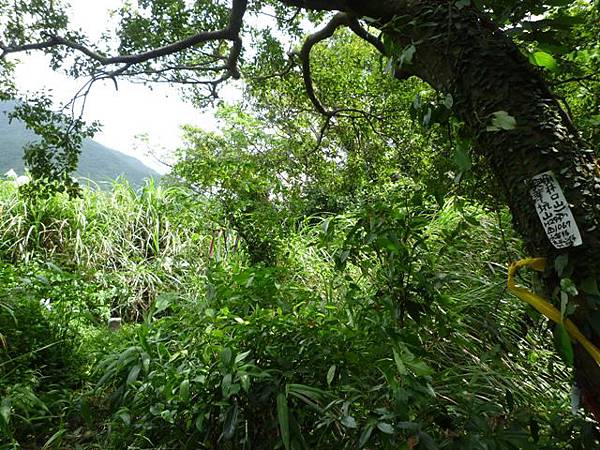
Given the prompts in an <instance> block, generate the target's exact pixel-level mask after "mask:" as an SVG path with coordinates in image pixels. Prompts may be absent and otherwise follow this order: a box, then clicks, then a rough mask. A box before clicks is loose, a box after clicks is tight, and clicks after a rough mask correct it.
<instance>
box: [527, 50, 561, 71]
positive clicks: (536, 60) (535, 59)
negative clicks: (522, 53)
mask: <svg viewBox="0 0 600 450" xmlns="http://www.w3.org/2000/svg"><path fill="white" fill-rule="evenodd" d="M529 62H530V63H531V64H533V65H535V66H538V67H544V68H546V69H548V70H556V68H557V63H556V59H554V56H552V55H551V54H550V53H546V52H542V51H537V52H533V53H531V54H530V55H529Z"/></svg>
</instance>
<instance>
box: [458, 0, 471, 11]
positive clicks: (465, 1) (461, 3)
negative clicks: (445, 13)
mask: <svg viewBox="0 0 600 450" xmlns="http://www.w3.org/2000/svg"><path fill="white" fill-rule="evenodd" d="M470 4H471V0H457V2H456V3H454V6H456V8H458V9H463V8H464V7H466V6H469V5H470Z"/></svg>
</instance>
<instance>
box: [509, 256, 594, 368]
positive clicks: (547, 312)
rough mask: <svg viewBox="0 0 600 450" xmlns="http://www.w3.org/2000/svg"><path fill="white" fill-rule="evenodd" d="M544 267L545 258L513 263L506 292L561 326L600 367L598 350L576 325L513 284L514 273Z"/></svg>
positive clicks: (536, 297) (543, 301)
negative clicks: (524, 269)
mask: <svg viewBox="0 0 600 450" xmlns="http://www.w3.org/2000/svg"><path fill="white" fill-rule="evenodd" d="M545 266H546V259H545V258H527V259H522V260H520V261H517V262H514V263H512V264H511V265H510V267H509V268H508V290H509V291H511V292H512V293H513V294H515V295H516V296H517V297H519V298H520V299H521V300H523V301H524V302H527V303H529V304H530V305H531V306H533V307H534V308H535V309H536V310H538V311H539V313H540V314H543V315H544V316H546V317H547V318H548V319H550V320H552V321H554V322H556V323H558V324H560V325H563V326H564V327H565V329H566V330H567V332H568V333H569V335H570V336H571V338H572V339H574V340H576V341H577V342H579V343H580V344H581V345H582V346H583V348H585V349H586V350H587V352H588V353H589V354H590V356H591V357H592V358H594V360H595V361H596V363H598V365H600V350H598V348H597V347H596V346H595V345H594V344H592V343H591V342H590V341H588V339H587V338H586V337H585V336H584V335H583V334H582V333H581V331H579V328H577V325H575V324H574V323H573V322H571V321H570V320H569V319H567V318H565V317H561V315H560V311H559V310H558V309H556V308H555V307H554V306H553V305H552V304H551V303H549V302H548V301H546V300H544V299H543V298H542V297H540V296H538V295H536V294H534V293H533V292H531V291H528V290H527V289H524V288H521V287H517V285H516V283H515V273H517V271H518V270H519V269H521V268H523V267H530V268H532V269H533V270H537V271H539V272H542V271H543V270H544V267H545Z"/></svg>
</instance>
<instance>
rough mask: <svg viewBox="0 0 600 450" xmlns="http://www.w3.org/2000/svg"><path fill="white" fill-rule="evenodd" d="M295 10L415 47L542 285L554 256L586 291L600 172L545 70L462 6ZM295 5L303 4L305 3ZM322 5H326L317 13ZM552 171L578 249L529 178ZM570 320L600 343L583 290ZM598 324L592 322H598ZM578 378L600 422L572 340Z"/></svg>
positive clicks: (596, 235)
mask: <svg viewBox="0 0 600 450" xmlns="http://www.w3.org/2000/svg"><path fill="white" fill-rule="evenodd" d="M286 3H296V5H297V6H304V7H313V8H316V9H331V8H332V5H333V4H336V6H337V7H338V8H339V9H342V10H346V11H350V12H354V13H356V14H357V15H359V16H369V17H372V18H376V19H377V20H378V21H379V23H380V24H381V26H380V27H381V29H382V30H383V31H385V32H386V33H387V34H388V35H390V36H391V37H392V38H393V39H394V41H395V42H396V43H397V44H398V45H399V47H400V48H402V47H405V46H407V45H410V44H413V45H415V47H416V53H415V54H414V57H413V60H412V63H411V64H408V65H405V66H403V67H402V70H403V71H409V74H411V75H415V76H417V77H419V78H421V79H423V80H425V81H426V82H428V83H429V84H431V86H432V87H434V88H435V89H436V90H438V91H441V92H444V93H450V94H452V96H453V99H454V107H453V109H454V112H455V114H456V115H457V116H458V118H459V119H460V120H462V121H464V122H465V124H466V125H467V126H468V128H469V129H470V130H471V131H472V133H473V135H474V136H475V151H476V152H478V153H479V154H481V155H482V156H484V157H485V159H486V160H487V161H488V163H489V165H490V167H491V169H492V171H493V172H494V174H495V177H496V179H497V182H498V185H499V186H501V188H502V191H503V192H502V194H503V195H504V197H505V199H506V202H507V204H508V206H509V208H510V210H511V212H512V215H513V219H514V224H515V227H516V229H517V230H518V231H519V232H520V234H521V235H522V236H523V238H524V240H525V243H526V246H527V248H528V251H529V253H530V255H529V256H532V257H545V258H547V261H548V264H547V267H548V268H547V270H546V273H545V274H544V281H545V285H546V287H547V290H548V293H549V294H552V293H555V294H556V292H557V289H558V287H559V285H560V278H559V276H558V274H557V273H556V271H555V270H554V261H555V259H556V257H557V256H559V255H565V256H567V257H568V262H569V265H568V268H567V271H568V274H569V277H570V278H571V279H572V280H573V281H574V282H575V285H576V286H577V287H581V286H582V282H584V284H585V285H586V286H588V289H586V290H588V291H589V290H590V289H589V286H590V285H592V286H593V285H594V283H595V282H596V281H597V278H598V275H599V274H600V173H599V171H598V168H597V166H596V164H595V160H594V154H593V151H592V150H590V149H588V148H586V147H585V145H584V144H583V143H582V142H581V140H580V139H579V137H578V135H577V131H576V130H575V128H574V127H573V125H572V123H571V121H570V119H569V117H568V116H567V115H566V114H565V113H564V112H563V110H562V109H561V107H560V105H559V104H558V102H557V101H556V99H555V98H554V97H553V95H552V94H551V93H550V91H549V89H548V88H547V85H546V83H545V81H544V80H543V78H542V76H541V75H540V73H539V71H538V70H537V69H535V68H533V67H532V66H531V65H530V64H529V63H528V61H527V59H526V58H525V57H524V56H523V55H522V54H521V53H520V51H519V49H518V48H517V47H516V46H515V44H514V43H512V42H511V41H510V40H509V39H508V38H507V37H506V35H505V34H504V33H503V32H502V31H501V30H499V29H498V27H496V26H495V25H494V24H493V23H492V22H491V21H490V20H489V19H488V18H487V17H486V16H485V15H484V14H482V13H479V12H478V11H476V10H475V9H473V8H471V7H465V8H462V9H458V8H457V7H456V6H455V2H454V1H446V0H378V1H377V0H371V1H369V2H364V1H356V0H348V1H343V0H336V1H329V2H328V1H325V0H322V1H319V0H312V1H310V0H308V1H306V0H305V1H301V2H291V1H288V2H286ZM298 3H302V5H299V4H298ZM318 4H321V6H322V7H321V8H318V6H319V5H318ZM498 111H505V112H507V113H508V114H509V115H510V116H513V117H514V118H515V119H516V127H515V128H514V129H510V130H499V131H488V130H487V127H488V126H489V125H491V122H492V118H493V117H494V113H495V112H498ZM547 171H552V172H553V174H554V175H555V177H556V179H557V180H558V182H559V184H560V186H561V188H562V190H563V192H564V195H565V198H566V200H567V202H568V203H569V206H570V209H571V211H572V213H573V216H574V218H575V222H576V224H577V226H578V229H579V231H580V233H581V238H582V244H581V245H579V246H572V245H570V246H567V247H566V248H562V249H557V248H555V246H554V245H553V244H552V242H551V241H550V239H549V237H548V236H547V234H546V232H545V229H544V227H543V226H542V223H541V221H540V218H539V217H538V213H537V210H536V204H535V203H534V200H533V199H532V197H531V195H530V189H531V187H532V183H531V181H532V178H533V177H535V176H536V175H539V174H541V173H543V172H547ZM579 291H580V294H579V296H577V297H576V298H571V299H570V300H569V301H570V302H574V303H575V304H576V305H577V309H576V313H575V315H574V316H572V317H571V318H572V320H573V321H574V322H575V324H576V325H577V326H578V327H579V328H580V330H581V331H582V333H583V334H584V335H586V336H587V337H588V339H589V340H590V341H591V342H592V343H594V344H595V345H596V346H600V336H598V334H596V333H595V332H594V330H599V329H600V313H599V312H598V307H597V306H596V305H600V297H596V296H594V295H587V294H584V293H582V292H581V289H579ZM593 321H595V322H596V323H594V322H593ZM574 350H575V373H576V380H577V383H578V385H579V387H580V388H581V390H582V393H583V400H584V404H585V405H586V407H587V408H588V410H589V411H590V412H592V413H593V414H594V415H595V416H596V419H598V420H600V413H599V411H600V407H599V405H600V367H599V366H598V364H597V363H596V362H595V361H594V360H593V359H592V358H591V357H590V356H589V354H588V353H587V352H586V350H585V349H583V347H581V346H580V345H577V344H574Z"/></svg>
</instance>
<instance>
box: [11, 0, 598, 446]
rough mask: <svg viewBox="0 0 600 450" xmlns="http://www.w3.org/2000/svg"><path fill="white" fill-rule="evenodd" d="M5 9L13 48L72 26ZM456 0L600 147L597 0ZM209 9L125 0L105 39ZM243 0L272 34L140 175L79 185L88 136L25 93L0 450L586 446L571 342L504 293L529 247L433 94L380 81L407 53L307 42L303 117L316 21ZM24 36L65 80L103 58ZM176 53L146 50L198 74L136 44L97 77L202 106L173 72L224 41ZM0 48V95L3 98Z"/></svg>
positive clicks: (181, 24)
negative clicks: (177, 92) (240, 81)
mask: <svg viewBox="0 0 600 450" xmlns="http://www.w3.org/2000/svg"><path fill="white" fill-rule="evenodd" d="M13 3H14V4H10V5H9V3H8V2H2V1H1V0H0V10H3V11H4V10H6V11H7V14H6V18H5V20H4V22H3V23H2V24H1V25H2V26H4V27H6V30H3V33H4V34H5V37H6V36H10V37H12V40H10V41H9V40H6V42H8V43H9V44H10V45H12V46H17V47H18V46H19V45H26V43H27V42H29V41H30V40H32V39H33V40H36V39H38V38H39V39H42V38H44V37H45V36H47V35H48V33H49V32H50V31H52V32H57V31H60V32H65V33H66V34H65V36H67V37H68V38H69V39H73V42H79V43H80V44H81V45H83V43H85V39H84V37H83V35H82V34H80V33H79V32H75V31H72V30H71V31H68V15H66V14H65V13H64V12H63V11H62V10H61V8H60V7H59V6H60V5H57V6H56V8H53V7H52V5H51V6H50V9H49V10H48V9H47V8H48V5H47V3H48V2H43V1H37V0H36V1H16V2H13ZM57 3H59V2H57ZM474 3H477V4H478V5H477V6H478V7H480V8H482V9H484V10H486V11H487V12H488V13H489V15H490V17H492V18H493V19H494V20H495V21H496V22H497V23H498V24H500V25H501V26H502V27H503V28H504V29H505V30H506V32H507V33H509V34H511V35H512V37H513V38H514V40H515V41H516V42H517V43H518V44H519V46H520V47H519V49H520V51H521V52H522V54H523V55H525V56H526V57H527V58H528V59H529V60H530V61H531V63H532V64H533V65H534V66H537V67H532V68H531V70H532V71H543V72H544V73H545V76H547V78H548V80H549V83H551V84H553V85H554V87H555V88H556V90H557V91H558V92H559V94H560V95H561V96H562V97H564V98H563V99H562V100H561V101H562V102H563V103H564V104H565V105H570V110H571V115H572V119H573V121H574V122H576V123H577V126H578V127H579V128H580V129H581V131H582V135H583V137H584V138H585V139H587V140H588V141H589V142H590V143H592V144H593V145H597V144H598V138H599V136H600V135H599V133H598V124H599V121H598V98H600V96H599V95H597V94H598V89H599V86H600V84H599V82H598V64H599V62H600V53H599V52H600V49H599V47H598V42H597V40H596V39H595V38H594V36H595V35H597V31H598V23H599V22H598V20H597V19H598V11H597V9H595V8H594V6H596V4H595V3H594V2H588V1H583V0H581V1H577V2H565V1H562V0H547V1H544V2H534V1H525V2H515V1H510V0H504V1H494V2H487V1H481V2H474ZM596 3H597V2H596ZM50 4H52V2H50ZM228 5H229V3H228V2H220V1H206V2H183V1H171V0H154V1H150V0H144V1H140V2H139V5H138V6H139V7H137V8H134V7H133V6H132V5H131V4H129V3H127V4H126V5H125V6H124V7H123V9H122V10H120V11H119V12H118V14H117V17H119V18H120V21H121V23H120V28H119V33H118V39H117V40H115V42H118V43H119V50H120V51H121V53H126V54H134V53H135V52H140V51H148V50H151V49H153V48H156V47H160V45H163V44H165V42H171V41H173V40H177V39H181V38H184V37H186V36H187V35H188V34H189V33H190V30H197V29H210V28H211V27H212V28H218V27H222V26H224V25H225V23H226V19H227V15H228V13H229V9H228V7H226V6H228ZM453 5H454V6H455V7H456V8H459V7H460V8H464V7H468V6H471V2H470V1H469V0H459V1H457V2H453ZM263 8H267V9H266V10H265V9H263ZM261 11H262V13H264V12H265V11H267V12H269V17H271V18H273V16H275V17H274V19H273V20H272V21H273V23H277V24H278V25H279V26H280V28H281V29H283V30H285V31H286V32H288V35H287V37H286V38H285V39H282V38H281V36H279V35H278V34H277V33H276V32H273V28H272V27H271V26H270V25H272V24H270V23H269V24H267V25H266V26H265V24H264V23H263V24H262V26H261V24H260V22H258V23H257V25H256V26H255V27H253V29H252V30H250V29H248V30H245V32H246V33H248V34H249V35H251V36H249V37H251V39H250V42H252V44H253V47H252V48H253V49H254V51H248V50H247V49H246V51H245V52H242V53H241V54H240V55H238V56H240V67H241V70H242V72H243V75H244V76H245V80H246V82H245V84H244V85H243V87H242V89H243V92H244V97H243V100H242V101H241V102H239V103H238V104H234V105H230V104H225V103H222V102H217V103H218V108H217V117H218V118H219V120H220V128H219V131H218V132H208V131H206V130H203V129H197V128H193V127H186V129H185V138H186V143H185V145H184V146H182V148H180V149H177V151H176V152H175V153H176V155H175V156H176V158H175V159H176V162H175V164H174V166H173V170H172V172H171V174H170V175H168V176H167V177H165V178H164V179H162V180H161V182H160V183H154V182H148V183H147V184H146V185H145V186H144V187H143V188H141V189H139V190H136V189H134V188H132V187H131V186H129V185H128V184H127V183H124V182H116V183H115V184H114V185H113V186H112V189H110V190H109V191H101V190H98V189H94V188H92V187H81V188H79V187H77V186H74V185H73V184H72V182H71V181H70V178H69V175H70V173H71V172H72V170H73V169H74V167H75V165H76V159H77V158H76V155H77V151H78V145H79V143H80V141H81V139H83V137H84V135H87V134H91V132H92V131H93V129H88V128H86V127H85V126H84V124H83V123H81V122H79V121H77V120H75V121H74V122H73V121H72V118H68V117H66V116H64V115H62V113H52V112H48V109H51V108H47V107H48V106H50V104H49V103H48V102H49V100H47V99H46V97H43V96H42V98H41V100H40V99H38V101H37V103H35V102H34V103H33V106H31V105H30V106H27V105H28V104H27V103H23V106H22V108H21V109H20V110H19V111H18V112H17V114H18V117H19V118H21V119H22V120H23V121H24V122H25V123H26V124H27V125H28V126H29V128H30V129H34V130H36V131H39V132H40V135H41V141H40V142H39V143H38V144H35V143H34V144H32V146H30V147H29V149H28V150H27V160H28V167H29V169H30V171H31V172H30V174H31V175H33V184H32V183H26V184H23V183H21V182H19V178H17V179H13V178H14V177H13V178H11V177H5V179H2V180H0V448H1V449H5V448H6V449H11V450H12V449H29V448H34V449H35V448H63V449H71V448H76V449H180V448H181V449H198V448H201V449H214V448H222V449H285V450H290V449H294V450H296V449H331V448H338V447H339V448H344V449H346V448H348V449H350V448H364V449H406V450H412V449H427V450H431V449H437V448H445V449H457V450H458V449H482V450H483V449H486V450H487V449H521V448H527V449H567V448H582V449H593V448H598V446H599V445H600V443H599V441H598V431H597V429H596V428H595V425H594V422H593V421H592V419H591V418H590V417H589V416H588V415H587V413H586V412H584V411H583V409H582V408H581V406H582V405H581V404H580V395H579V392H578V389H579V388H578V386H577V384H575V383H574V382H573V380H572V373H571V369H572V368H571V367H570V366H571V363H572V354H571V357H570V358H569V355H568V354H566V353H568V352H569V350H570V349H571V346H570V343H569V340H568V339H563V340H562V341H561V340H560V335H559V336H558V338H559V339H558V340H557V342H554V341H555V340H556V339H555V337H554V336H553V333H552V327H550V326H549V325H548V323H547V320H546V319H545V318H544V317H542V316H541V315H540V314H539V313H537V312H536V311H535V310H534V309H532V308H530V307H528V306H527V305H526V304H525V303H523V302H521V301H520V300H518V299H517V298H515V297H513V296H512V295H511V294H510V293H508V292H507V290H506V278H507V271H506V267H507V265H508V263H510V262H511V261H514V260H516V259H519V258H522V257H524V256H526V255H527V252H526V250H525V249H524V248H523V244H522V242H521V240H520V239H519V238H518V237H517V236H516V233H515V232H514V230H513V228H512V225H511V217H510V214H509V213H508V211H507V210H506V208H505V207H504V206H503V199H502V198H500V197H499V195H498V186H497V185H496V182H495V181H494V180H493V179H492V177H491V175H490V168H489V167H488V166H487V164H486V162H485V161H484V160H482V159H481V157H478V156H476V154H475V152H473V145H474V144H473V142H474V137H473V136H472V135H470V134H469V132H468V130H466V127H465V125H464V123H462V122H461V121H459V120H458V119H457V118H456V117H455V115H454V114H453V105H454V101H455V99H454V98H453V96H452V95H451V94H448V93H440V92H435V91H433V90H432V89H431V88H430V87H429V86H428V85H426V84H425V83H423V82H422V81H419V80H417V79H415V78H408V79H399V78H403V77H402V76H400V77H396V78H394V77H391V76H390V74H391V73H395V72H396V71H397V70H399V69H401V66H402V64H404V63H406V64H410V60H411V58H412V57H413V56H414V52H415V51H416V50H415V48H414V46H413V47H412V48H411V46H408V47H406V48H388V50H389V52H388V54H387V55H386V56H385V57H384V56H381V55H378V54H375V53H373V51H372V49H371V47H370V46H369V45H368V44H366V43H365V42H364V41H363V40H361V39H359V38H358V37H356V36H354V35H353V34H351V33H350V32H348V31H345V30H339V31H337V32H336V33H335V34H334V35H333V36H332V37H331V39H329V40H328V41H327V42H326V43H320V44H319V45H317V46H316V47H315V48H314V49H313V52H312V53H311V55H310V59H311V62H312V83H313V88H314V87H316V91H317V92H318V96H319V100H320V101H321V102H322V104H323V105H324V106H323V108H337V109H338V110H339V111H342V112H343V113H341V114H338V115H330V116H327V114H319V112H318V111H315V108H314V104H313V103H314V102H311V99H310V98H309V96H308V95H307V91H306V88H305V86H304V85H303V80H302V78H303V73H302V70H301V68H300V67H299V66H298V64H297V61H295V58H298V51H296V50H292V51H289V52H287V54H286V51H285V50H284V49H285V48H286V47H287V46H289V45H290V44H293V43H294V42H292V41H294V40H295V39H297V38H298V37H301V36H303V34H304V27H305V26H306V24H307V22H318V21H320V20H322V19H323V14H321V13H315V12H311V11H309V12H302V11H299V12H298V13H297V14H296V15H294V16H291V17H289V10H288V9H286V8H284V7H283V6H282V3H281V2H262V1H255V2H252V3H251V7H250V9H249V14H250V15H251V18H252V20H255V21H257V20H258V19H257V17H261V14H262V13H261ZM531 14H534V15H540V16H541V15H543V18H542V19H533V18H532V17H531ZM24 16H26V17H28V18H29V19H31V26H30V27H24V26H23V22H22V20H21V19H22V17H24ZM269 20H271V19H269ZM145 31H151V33H149V34H148V33H146V32H145ZM244 37H245V38H246V36H245V35H244ZM382 39H383V41H382V42H384V43H385V44H386V46H387V47H393V44H390V42H388V41H387V40H386V38H385V37H384V38H382ZM1 41H2V42H4V39H2V40H1ZM2 42H0V44H2ZM112 44H114V42H112V41H111V40H108V41H106V42H104V43H101V44H98V47H99V48H98V49H96V50H98V51H101V50H106V49H103V48H102V46H103V45H106V46H109V45H112ZM2 45H4V44H2ZM44 50H45V51H47V52H48V53H49V54H50V55H51V57H52V64H53V65H54V66H55V67H56V68H58V67H61V65H63V64H66V65H67V66H68V71H69V73H70V74H71V75H81V74H86V73H95V72H94V70H97V69H98V67H100V66H102V64H100V63H99V62H98V61H97V60H96V61H91V60H88V59H86V58H84V57H83V56H82V55H81V54H79V53H77V52H76V51H75V50H76V48H71V47H68V48H67V50H66V51H65V52H62V51H60V50H59V49H58V48H55V47H48V48H44ZM188 50H189V51H183V52H180V53H175V54H171V55H167V56H166V57H165V58H164V60H161V61H160V62H161V63H164V64H166V65H167V66H168V65H172V66H186V67H187V66H189V65H191V66H190V67H192V66H193V67H194V68H195V71H194V70H187V69H180V70H177V71H171V72H168V71H165V70H162V69H161V66H160V65H157V64H158V63H157V62H156V61H152V60H147V61H142V63H141V65H139V66H134V68H135V67H137V69H136V70H137V72H135V73H126V72H127V70H129V69H130V67H129V66H127V67H126V68H125V69H124V70H123V72H121V73H120V74H116V75H115V74H113V76H117V75H123V74H125V75H130V76H132V77H136V78H138V79H142V80H146V81H147V80H148V79H151V80H153V81H175V82H182V83H188V84H190V85H191V87H190V89H189V90H187V91H185V95H186V96H187V97H188V98H190V99H191V100H192V101H194V102H196V103H197V104H199V105H205V104H207V103H208V102H210V101H213V102H214V101H215V98H214V97H213V96H212V94H214V93H215V90H216V88H217V86H216V85H211V83H210V82H206V83H204V82H198V79H196V78H194V77H195V76H196V75H197V74H196V72H197V71H200V72H201V71H202V70H204V69H206V67H208V66H209V65H210V64H212V63H215V61H217V62H219V63H221V62H223V61H224V60H225V59H226V55H227V51H226V50H227V49H226V48H225V47H224V46H223V45H221V43H220V42H217V41H215V42H212V41H211V42H206V43H205V44H204V47H203V51H198V52H195V51H193V50H190V49H188ZM0 63H1V64H2V65H1V66H0V69H1V70H0V76H2V77H3V78H2V80H0V81H2V86H1V87H2V90H0V98H5V97H15V96H16V95H15V92H14V86H12V84H11V82H10V74H11V70H12V62H8V61H7V60H6V59H4V58H2V59H0ZM102 67H103V66H102ZM115 70H117V69H115ZM132 70H133V69H132ZM206 70H207V71H208V69H206ZM536 73H537V72H536ZM396 75H397V74H396ZM194 80H195V81H196V82H194ZM207 86H208V87H209V94H210V95H208V96H207V95H206V94H207V92H206V90H205V89H204V88H206V87H207ZM211 89H212V90H211ZM490 95H493V94H490ZM36 105H37V107H38V108H37V109H36ZM325 112H327V111H325ZM53 114H54V115H53ZM508 117H510V116H508V114H507V113H506V112H505V114H504V115H502V114H500V115H498V116H497V117H496V122H494V123H493V124H492V128H493V127H496V128H497V129H492V130H491V132H496V131H499V130H500V129H504V128H503V127H508V126H509V125H510V124H511V122H510V120H509V119H508ZM513 119H514V118H513ZM503 120H504V121H508V125H507V123H506V122H503ZM92 128H93V126H92ZM86 130H87V131H86ZM62 144H65V145H62ZM52 150H56V152H53V151H52ZM40 194H43V195H40ZM519 282H520V283H521V284H523V285H527V286H530V287H532V288H534V289H535V288H537V287H538V286H537V284H538V282H539V280H538V279H537V278H535V277H534V276H533V275H532V276H529V275H527V274H526V272H525V273H524V274H523V276H522V278H520V279H519ZM570 288H573V286H571V285H569V286H565V290H567V289H570ZM539 290H541V289H539ZM592 290H593V289H592ZM596 291H597V288H596ZM554 294H555V296H557V298H558V296H559V295H560V292H558V291H557V292H555V293H554ZM596 294H597V292H592V293H591V294H590V295H591V296H592V297H593V296H600V295H596ZM561 298H562V297H561ZM567 300H568V297H567ZM561 306H562V314H563V315H565V316H568V315H571V314H572V313H573V312H574V308H573V307H572V306H573V305H572V304H569V302H568V301H566V302H564V304H561ZM599 323H600V322H599ZM555 347H558V348H559V350H562V356H563V358H562V359H561V357H560V356H558V354H557V353H556V352H555V351H554V350H555ZM570 351H571V352H572V349H571V350H570ZM583 401H585V398H584V399H583Z"/></svg>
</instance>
